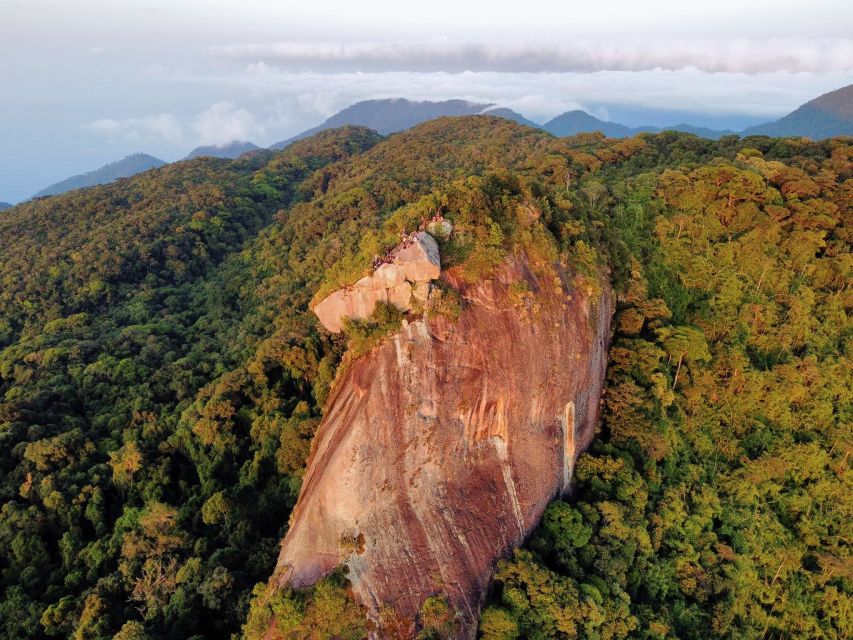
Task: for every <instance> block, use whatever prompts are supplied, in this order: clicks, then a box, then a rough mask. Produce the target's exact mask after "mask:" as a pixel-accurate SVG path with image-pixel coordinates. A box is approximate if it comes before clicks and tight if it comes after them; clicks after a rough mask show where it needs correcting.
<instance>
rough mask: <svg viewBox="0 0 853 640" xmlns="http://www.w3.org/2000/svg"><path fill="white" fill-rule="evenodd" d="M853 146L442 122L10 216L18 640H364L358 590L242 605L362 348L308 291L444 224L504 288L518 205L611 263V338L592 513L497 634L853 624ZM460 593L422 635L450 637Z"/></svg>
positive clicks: (24, 208)
mask: <svg viewBox="0 0 853 640" xmlns="http://www.w3.org/2000/svg"><path fill="white" fill-rule="evenodd" d="M852 159H853V148H851V146H850V144H849V143H848V142H843V141H834V140H827V141H823V142H819V143H811V142H807V141H803V140H778V139H771V138H766V137H752V138H746V139H739V138H737V137H734V136H727V137H724V138H722V139H720V140H719V141H709V140H702V139H699V138H696V137H694V136H690V135H684V134H678V133H673V132H669V133H663V134H656V135H644V136H641V137H637V138H630V139H625V140H618V141H617V140H607V139H604V138H603V137H601V136H600V135H582V136H576V137H573V138H554V137H552V136H551V135H549V134H548V133H546V132H543V131H540V130H534V129H530V128H527V127H523V126H520V125H518V124H516V123H513V122H510V121H508V120H505V119H501V118H490V117H483V116H475V117H462V118H442V119H438V120H433V121H430V122H427V123H424V124H422V125H419V126H417V127H415V128H414V129H412V130H409V131H406V132H403V133H399V134H395V135H392V136H390V137H388V138H385V139H382V138H380V137H379V136H378V135H377V134H375V133H372V132H370V131H368V130H366V129H363V128H357V127H350V128H345V129H339V130H332V131H326V132H323V133H321V134H318V135H316V136H314V137H311V138H308V139H305V140H302V141H300V142H298V143H295V144H293V145H291V146H289V147H288V148H287V149H286V150H285V151H281V152H260V153H257V154H252V155H251V156H248V157H245V158H242V159H238V160H235V161H229V160H217V159H209V158H202V159H196V160H190V161H185V162H180V163H175V164H172V165H168V166H165V167H162V168H160V169H157V170H154V171H149V172H147V173H145V174H142V175H139V176H135V177H134V178H131V179H128V180H123V181H121V182H119V183H115V184H111V185H106V186H101V187H95V188H92V189H86V190H81V191H75V192H73V193H69V194H65V195H63V196H58V197H52V198H46V199H39V200H36V201H32V202H29V203H25V204H23V205H20V206H17V207H15V208H13V209H12V210H10V211H8V212H6V213H4V214H3V216H0V282H2V287H0V502H2V507H0V584H2V588H0V598H2V602H0V637H2V638H8V639H12V638H15V639H18V638H50V637H74V638H91V639H100V638H103V639H108V638H113V637H115V638H121V639H123V640H129V639H131V638H133V639H139V638H151V639H154V638H157V639H160V638H169V639H171V638H174V639H175V640H177V639H184V638H210V639H213V638H225V637H229V636H230V635H231V634H241V633H242V631H241V629H242V627H243V625H244V624H245V625H246V628H245V633H246V635H248V636H250V637H251V635H252V633H253V632H254V630H255V629H258V628H263V629H266V628H268V627H264V626H263V624H260V623H259V621H260V622H264V621H266V622H267V623H269V621H270V619H271V618H268V617H265V616H266V615H267V614H268V613H270V612H271V615H272V616H273V619H274V620H275V621H276V625H277V626H276V627H274V628H273V633H280V635H279V636H275V637H281V638H329V639H331V638H342V637H346V638H359V637H363V636H364V635H365V632H366V628H367V627H366V625H365V622H364V620H363V619H360V618H359V615H358V611H359V610H358V606H357V604H356V603H352V602H351V601H350V600H348V594H347V591H346V588H345V586H346V581H345V579H344V578H341V577H340V576H336V577H334V578H333V579H330V580H328V581H324V582H322V583H321V584H320V585H318V586H317V587H316V588H314V589H310V590H308V591H306V592H302V593H295V592H294V593H290V594H288V596H287V598H286V599H285V600H284V601H282V602H279V603H274V604H275V606H276V607H277V608H275V609H268V608H267V607H268V606H272V605H268V603H265V602H263V601H262V599H260V598H258V599H255V600H254V604H253V605H252V614H251V616H248V614H249V610H250V603H251V602H252V589H253V586H254V585H255V584H257V583H266V581H267V579H268V578H269V575H270V572H271V571H272V569H273V567H274V565H275V557H276V553H277V550H278V543H279V541H280V539H281V537H282V535H283V533H284V531H285V530H286V527H287V522H288V515H289V511H290V509H291V508H292V506H293V504H294V501H295V499H296V496H297V493H298V489H299V486H300V478H301V474H302V471H303V468H304V461H305V458H306V457H307V454H308V452H309V450H310V443H311V437H312V434H313V430H314V428H315V427H316V425H317V422H318V419H319V417H320V414H321V410H322V406H323V403H324V401H325V398H326V395H327V394H328V391H329V387H330V385H331V383H332V380H333V378H334V375H335V370H336V367H337V364H338V362H339V360H340V358H341V355H342V353H343V351H344V350H345V348H346V345H347V341H348V340H351V339H353V337H354V336H347V335H343V336H341V337H335V338H333V337H332V336H331V335H330V334H328V333H326V332H325V331H323V330H321V328H320V327H319V325H318V324H317V322H316V320H315V318H314V317H313V315H312V314H311V313H310V312H309V311H308V303H309V301H310V300H311V297H312V296H313V294H314V293H315V292H316V291H317V289H318V287H320V286H321V283H322V282H323V280H324V278H327V277H328V274H327V272H329V270H330V269H331V270H332V271H331V273H332V275H334V274H335V273H336V272H335V271H334V269H340V268H341V265H345V266H347V267H348V268H350V269H358V268H361V260H362V259H363V258H364V257H365V256H367V257H368V260H369V257H370V256H372V255H374V254H376V253H381V251H382V249H383V248H385V247H386V246H387V245H388V243H389V242H396V241H397V239H399V232H400V231H402V228H396V226H400V227H402V226H403V225H406V224H408V221H409V219H410V218H411V217H412V215H414V214H416V213H418V212H419V211H421V209H422V210H423V211H428V210H434V209H435V208H436V207H442V206H443V207H444V208H443V211H444V215H445V216H446V217H447V218H448V219H450V220H454V217H456V218H457V219H458V220H466V221H469V223H470V224H469V225H468V226H467V228H466V226H465V225H461V226H460V227H459V228H458V229H457V231H456V232H457V233H459V234H460V237H459V238H458V241H459V243H460V244H459V246H462V247H463V248H464V249H465V250H464V251H463V253H464V254H465V256H467V258H466V259H470V258H471V256H474V257H476V258H478V264H479V265H480V267H481V268H482V269H486V270H487V269H488V268H489V265H493V264H494V263H495V260H497V259H499V258H501V257H502V256H504V255H505V254H506V252H507V251H510V250H513V249H512V247H513V246H515V245H514V243H512V242H510V238H511V236H512V234H513V233H515V229H516V227H515V226H513V224H514V223H513V222H512V220H513V218H512V216H509V215H508V214H507V213H506V212H507V211H510V210H511V207H510V206H509V203H515V202H524V201H530V202H535V204H536V206H537V208H538V209H539V210H541V212H542V214H541V218H540V220H539V221H538V222H537V224H541V225H542V226H543V228H544V229H545V230H546V231H547V233H548V234H550V236H549V237H551V238H552V239H553V242H554V243H555V246H556V247H558V250H559V252H560V255H561V257H562V258H563V259H565V260H566V263H567V264H569V265H572V269H574V270H575V271H577V272H578V274H579V276H581V277H582V276H583V273H584V270H589V269H595V268H597V267H598V266H600V265H603V264H605V263H607V264H609V265H610V266H611V270H612V278H613V282H614V286H615V287H616V290H617V292H618V293H619V300H620V302H619V310H618V312H617V318H616V321H617V323H618V332H617V335H616V338H615V343H614V346H613V348H612V351H611V355H610V365H609V367H610V368H609V374H608V388H607V391H606V395H605V409H604V419H603V424H602V430H601V434H600V437H599V439H598V444H597V445H596V447H595V449H594V450H593V451H592V452H591V453H590V454H588V455H586V456H584V457H582V458H581V460H580V461H579V463H578V468H577V474H576V476H577V477H576V486H575V489H574V493H573V501H572V502H571V503H563V502H556V503H554V504H553V505H552V507H550V508H549V510H548V511H547V513H546V517H545V520H544V522H543V525H542V527H541V528H540V530H539V531H538V532H537V533H536V534H535V535H534V536H533V538H532V540H531V541H530V543H529V544H528V545H527V547H526V548H525V549H522V550H520V551H519V552H518V553H517V554H516V555H515V557H514V558H512V559H509V560H507V561H506V562H503V563H501V565H500V566H499V567H498V569H497V574H496V588H495V591H494V593H493V594H492V596H491V597H490V601H489V603H488V606H487V608H486V610H485V612H484V614H483V617H482V620H481V625H480V626H481V633H482V635H483V637H485V638H490V639H493V640H494V639H497V638H521V637H525V638H565V637H580V638H604V637H609V638H623V637H643V638H675V637H679V638H708V637H726V638H745V637H755V638H760V637H767V638H769V637H788V638H795V637H796V638H816V637H824V638H841V637H850V636H851V635H853V628H851V622H850V615H849V609H850V603H851V598H853V574H851V571H850V566H851V559H850V550H849V544H848V540H847V538H848V537H849V535H848V534H849V522H850V521H851V519H853V503H851V499H850V496H851V495H853V491H851V489H853V486H851V484H853V475H851V470H850V456H849V454H850V449H851V444H853V437H851V432H850V424H851V405H850V400H851V388H853V384H851V379H850V375H851V373H850V372H851V369H853V367H851V366H850V346H851V333H850V325H849V320H848V314H849V312H850V306H851V304H853V300H851V297H850V286H849V284H850V278H851V260H850V241H851V232H850V229H849V225H847V226H845V223H846V222H847V221H849V219H850V214H851V210H850V208H851V202H853V191H851V189H853V186H851V185H853V182H851V160H852ZM459 194H466V198H461V199H460V197H459ZM468 196H469V197H468ZM451 205H452V207H456V208H457V209H458V210H454V209H452V208H451ZM463 209H464V210H463ZM395 225H396V226H395ZM436 591H437V594H436V599H435V600H434V601H433V602H432V604H431V605H430V607H431V608H430V609H429V610H427V611H425V612H424V615H423V616H422V617H421V618H420V619H419V621H418V622H419V624H420V625H421V626H422V627H423V634H424V635H423V636H422V637H425V638H427V637H429V638H442V637H453V612H452V611H447V610H443V609H442V605H441V603H442V600H441V597H440V596H441V584H440V583H439V582H437V588H436ZM247 616H248V617H247ZM247 621H248V622H247ZM253 625H254V626H253Z"/></svg>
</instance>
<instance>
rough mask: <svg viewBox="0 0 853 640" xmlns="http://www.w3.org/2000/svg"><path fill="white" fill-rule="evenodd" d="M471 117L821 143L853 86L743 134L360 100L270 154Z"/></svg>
mask: <svg viewBox="0 0 853 640" xmlns="http://www.w3.org/2000/svg"><path fill="white" fill-rule="evenodd" d="M474 114H481V115H491V116H496V117H499V118H506V119H507V120H513V121H515V122H518V123H520V124H523V125H526V126H529V127H535V128H537V129H544V130H545V131H548V132H549V133H551V134H553V135H555V136H571V135H575V134H578V133H589V132H593V131H601V132H602V133H603V134H604V135H606V136H607V137H609V138H625V137H629V136H634V135H637V134H639V133H657V132H660V131H680V132H683V133H692V134H693V135H696V136H699V137H702V138H708V139H711V140H717V139H719V138H721V137H723V136H727V135H741V136H746V135H768V136H777V137H779V136H804V137H808V138H812V139H815V140H819V139H822V138H829V137H833V136H839V135H853V85H849V86H847V87H843V88H841V89H838V90H836V91H832V92H830V93H826V94H823V95H822V96H819V97H817V98H815V99H814V100H811V101H810V102H807V103H806V104H804V105H802V106H801V107H799V108H798V109H796V110H795V111H793V112H792V113H790V114H788V115H787V116H785V117H784V118H781V119H780V120H777V121H775V122H768V123H764V124H760V125H756V126H753V127H749V128H747V129H744V130H742V131H734V130H732V129H713V128H710V127H703V126H698V125H693V124H688V123H685V122H681V123H679V124H675V125H672V126H664V127H657V126H638V127H628V126H625V125H623V124H620V123H618V122H609V121H606V120H601V119H599V118H596V117H595V116H593V115H591V114H589V113H587V112H586V111H582V110H580V109H575V110H572V111H567V112H565V113H562V114H560V115H558V116H556V117H555V118H552V119H551V120H549V121H548V122H546V123H545V124H539V123H537V122H534V121H532V120H530V119H528V118H526V117H525V116H523V115H522V114H520V113H518V112H516V111H513V110H512V109H508V108H506V107H495V106H494V105H491V104H480V103H475V102H468V101H466V100H445V101H440V102H430V101H421V102H415V101H411V100H407V99H405V98H392V99H383V100H364V101H362V102H357V103H355V104H353V105H351V106H349V107H347V108H346V109H343V110H341V111H339V112H338V113H336V114H335V115H333V116H331V117H329V118H327V119H326V121H325V122H323V123H322V124H320V125H318V126H316V127H313V128H311V129H308V130H307V131H303V132H302V133H300V134H298V135H296V136H293V137H292V138H288V139H287V140H282V141H281V142H277V143H275V144H274V145H272V146H271V147H270V149H284V148H285V147H287V146H288V145H289V144H292V143H293V142H295V141H297V140H301V139H303V138H307V137H309V136H311V135H314V134H315V133H317V132H319V131H323V130H325V129H331V128H335V127H341V126H345V125H360V126H365V127H369V128H371V129H373V130H375V131H377V132H378V133H381V134H382V135H388V134H389V133H395V132H397V131H403V130H405V129H408V128H410V127H413V126H415V125H416V124H420V123H421V122H424V121H426V120H431V119H433V118H438V117H441V116H461V115H474Z"/></svg>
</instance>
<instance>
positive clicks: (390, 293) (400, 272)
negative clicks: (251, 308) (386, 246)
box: [314, 231, 441, 333]
mask: <svg viewBox="0 0 853 640" xmlns="http://www.w3.org/2000/svg"><path fill="white" fill-rule="evenodd" d="M392 255H393V256H394V259H393V262H390V263H385V264H383V265H380V266H379V267H378V268H377V269H376V270H375V271H374V272H373V274H372V275H369V276H364V277H363V278H361V279H360V280H359V281H358V282H356V283H355V284H354V285H352V286H351V287H348V288H344V289H339V290H338V291H335V292H334V293H332V294H331V295H329V296H327V297H325V298H323V300H321V301H320V302H319V303H317V304H316V305H315V306H314V314H315V315H316V316H317V318H318V319H319V320H320V322H321V323H322V324H323V326H324V327H326V329H328V330H329V331H331V332H332V333H340V332H341V330H342V329H343V321H344V319H345V318H354V319H357V320H365V319H367V318H369V317H370V315H371V314H372V313H373V311H374V309H376V304H377V303H379V302H390V303H391V304H393V305H394V306H395V307H397V308H398V309H399V310H400V311H408V310H409V309H411V308H412V297H413V295H414V297H415V298H416V299H417V300H419V301H420V302H426V300H427V298H428V296H429V287H430V285H429V283H430V281H431V280H435V279H436V278H438V277H439V275H440V274H441V258H440V256H439V253H438V243H437V242H436V241H435V238H433V237H432V236H431V235H430V234H428V233H425V232H423V231H421V232H420V233H418V234H416V235H415V237H414V239H413V240H412V241H410V242H408V243H406V244H405V245H401V246H399V247H397V249H395V250H394V251H393V252H392Z"/></svg>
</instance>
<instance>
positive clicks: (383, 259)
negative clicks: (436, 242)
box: [373, 213, 444, 271]
mask: <svg viewBox="0 0 853 640" xmlns="http://www.w3.org/2000/svg"><path fill="white" fill-rule="evenodd" d="M433 222H444V216H443V215H441V214H440V213H435V214H434V215H433V216H432V217H430V218H424V219H423V220H421V224H420V225H419V226H418V230H417V231H412V232H411V233H409V232H407V231H406V230H405V229H404V230H403V232H402V233H401V234H400V243H399V244H398V245H397V246H396V247H394V248H393V249H391V251H389V252H387V253H386V254H384V255H381V256H380V255H375V256H373V270H374V271H376V269H378V268H379V267H381V266H382V265H383V264H390V263H392V262H394V256H396V255H397V252H398V251H400V250H402V249H405V248H406V247H410V246H411V245H412V244H414V242H415V241H416V240H417V239H418V233H419V232H421V231H424V230H425V229H426V228H427V226H428V225H430V224H432V223H433Z"/></svg>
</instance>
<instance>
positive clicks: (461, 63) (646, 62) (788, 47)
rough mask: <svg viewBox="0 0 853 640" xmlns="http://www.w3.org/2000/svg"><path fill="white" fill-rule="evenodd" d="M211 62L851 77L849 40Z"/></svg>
mask: <svg viewBox="0 0 853 640" xmlns="http://www.w3.org/2000/svg"><path fill="white" fill-rule="evenodd" d="M213 52H214V54H215V55H216V56H220V57H223V58H226V59H235V60H242V61H251V62H252V63H253V65H256V66H257V65H265V67H268V66H269V65H278V66H280V67H282V68H286V69H289V70H312V71H331V72H335V71H356V70H361V71H422V72H429V71H447V72H461V71H496V72H504V73H531V72H585V73H589V72H595V71H649V70H654V69H664V70H678V69H686V68H696V69H700V70H702V71H707V72H712V73H749V74H754V73H772V72H777V71H786V72H792V73H802V72H812V73H829V72H849V71H853V39H849V38H797V37H787V38H755V39H746V38H713V39H709V38H704V39H702V38H698V39H695V38H694V39H677V38H665V39H663V38H658V39H655V38H634V39H618V40H614V39H608V40H582V39H581V40H578V39H573V40H571V41H570V42H568V43H548V42H536V43H492V42H475V43H452V42H450V41H448V40H446V39H432V40H429V41H425V42H358V43H344V42H339V43H330V42H278V43H273V44H236V45H226V46H219V47H214V48H213Z"/></svg>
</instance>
